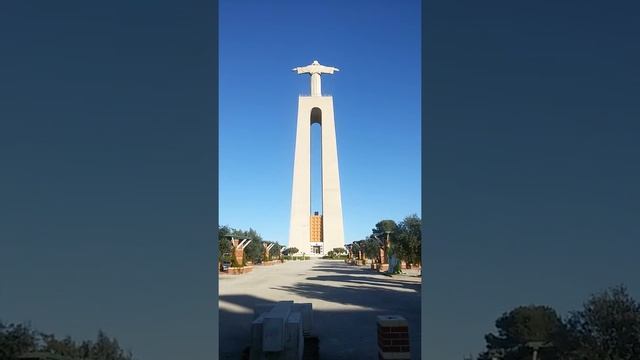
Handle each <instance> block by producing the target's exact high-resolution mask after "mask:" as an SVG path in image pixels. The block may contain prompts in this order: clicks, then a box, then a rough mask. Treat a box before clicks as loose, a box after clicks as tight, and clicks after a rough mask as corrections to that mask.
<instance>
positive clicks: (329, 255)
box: [327, 250, 336, 259]
mask: <svg viewBox="0 0 640 360" xmlns="http://www.w3.org/2000/svg"><path fill="white" fill-rule="evenodd" d="M327 256H328V257H330V258H332V259H333V258H334V257H336V253H335V252H334V251H333V250H329V252H327Z"/></svg>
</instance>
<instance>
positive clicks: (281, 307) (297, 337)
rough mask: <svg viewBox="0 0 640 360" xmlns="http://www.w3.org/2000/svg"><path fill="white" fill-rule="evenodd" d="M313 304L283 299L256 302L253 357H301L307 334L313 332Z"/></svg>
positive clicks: (251, 355)
mask: <svg viewBox="0 0 640 360" xmlns="http://www.w3.org/2000/svg"><path fill="white" fill-rule="evenodd" d="M311 325H312V305H311V304H310V303H306V304H294V303H293V301H280V302H278V303H276V304H257V305H256V306H255V308H254V316H253V322H252V323H251V351H250V358H251V359H252V360H256V359H260V360H262V359H267V358H268V359H287V360H288V359H295V360H300V359H302V354H303V352H304V336H305V335H307V336H308V335H310V333H311Z"/></svg>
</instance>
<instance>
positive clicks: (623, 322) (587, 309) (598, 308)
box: [564, 286, 640, 360]
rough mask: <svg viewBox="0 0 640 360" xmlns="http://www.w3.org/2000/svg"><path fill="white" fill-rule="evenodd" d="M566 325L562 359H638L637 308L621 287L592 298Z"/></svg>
mask: <svg viewBox="0 0 640 360" xmlns="http://www.w3.org/2000/svg"><path fill="white" fill-rule="evenodd" d="M567 322H568V328H569V339H568V341H567V344H566V345H567V348H566V354H565V357H564V358H565V359H580V360H596V359H597V360H600V359H604V360H623V359H640V304H638V302H636V301H635V300H634V299H633V298H632V297H631V296H630V295H629V293H628V292H627V289H626V288H625V287H624V286H617V287H613V288H610V289H607V290H605V291H603V292H601V293H599V294H595V295H592V296H591V297H590V298H589V300H588V301H587V302H586V303H585V304H584V306H583V309H582V310H580V311H576V312H573V313H572V314H571V316H570V318H569V319H568V321H567Z"/></svg>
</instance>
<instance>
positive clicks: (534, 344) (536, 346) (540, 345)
mask: <svg viewBox="0 0 640 360" xmlns="http://www.w3.org/2000/svg"><path fill="white" fill-rule="evenodd" d="M526 346H528V347H530V348H531V349H532V350H533V356H532V357H531V359H532V360H538V350H540V348H545V347H549V346H551V343H549V342H546V341H529V342H528V343H527V344H526Z"/></svg>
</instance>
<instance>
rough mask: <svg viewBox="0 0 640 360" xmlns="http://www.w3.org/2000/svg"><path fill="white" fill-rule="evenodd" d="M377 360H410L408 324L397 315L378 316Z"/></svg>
mask: <svg viewBox="0 0 640 360" xmlns="http://www.w3.org/2000/svg"><path fill="white" fill-rule="evenodd" d="M377 325H378V359H411V352H410V351H409V349H410V348H409V323H408V322H407V320H406V319H405V318H403V317H402V316H398V315H383V316H378V324H377Z"/></svg>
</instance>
